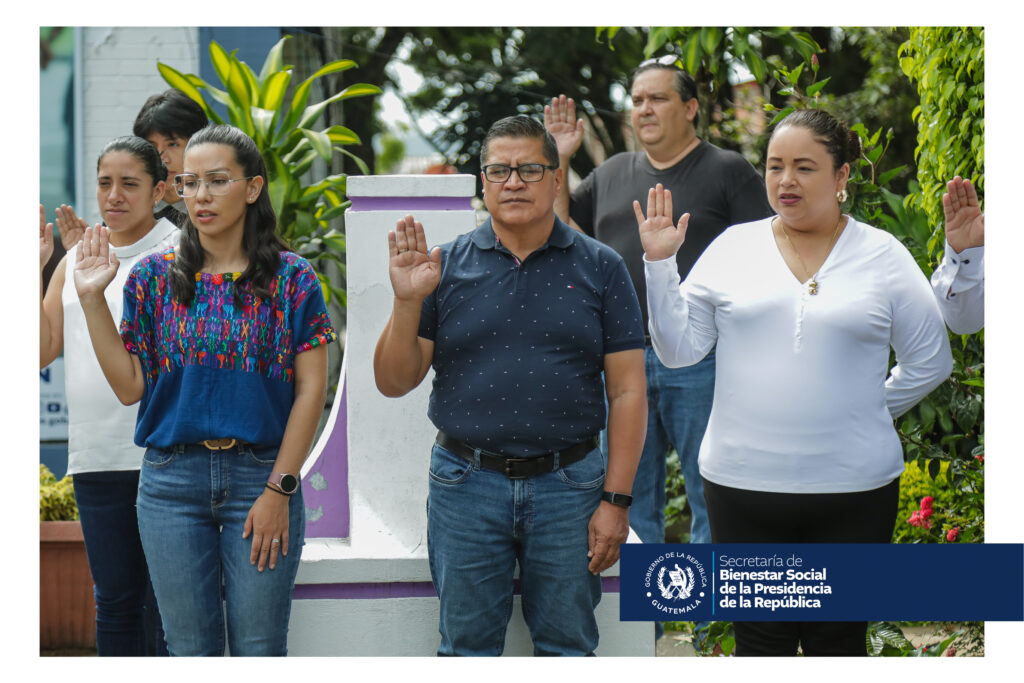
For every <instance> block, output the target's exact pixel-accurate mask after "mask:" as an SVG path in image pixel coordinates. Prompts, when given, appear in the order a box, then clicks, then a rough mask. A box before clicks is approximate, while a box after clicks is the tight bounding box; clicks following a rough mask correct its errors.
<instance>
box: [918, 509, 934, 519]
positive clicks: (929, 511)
mask: <svg viewBox="0 0 1024 683" xmlns="http://www.w3.org/2000/svg"><path fill="white" fill-rule="evenodd" d="M933 512H935V511H934V510H932V509H931V508H928V509H927V510H921V516H922V517H924V518H928V517H931V516H932V513H933Z"/></svg>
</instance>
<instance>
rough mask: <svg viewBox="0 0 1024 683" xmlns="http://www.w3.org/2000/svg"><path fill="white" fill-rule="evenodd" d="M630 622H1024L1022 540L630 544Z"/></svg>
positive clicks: (625, 561)
mask: <svg viewBox="0 0 1024 683" xmlns="http://www.w3.org/2000/svg"><path fill="white" fill-rule="evenodd" d="M621 548H622V552H621V556H620V565H619V567H620V589H619V601H620V602H619V604H620V618H621V619H622V620H624V621H654V620H657V621H702V620H710V619H714V620H719V621H1021V620H1024V545H1021V544H1019V543H1018V544H998V543H991V544H981V543H974V544H968V543H965V544H963V545H955V544H941V545H938V544H905V545H897V544H875V543H864V544H831V543H815V544H799V543H795V544H782V543H772V544H767V543H766V544H748V543H734V544H729V543H717V544H716V543H709V544H695V545H674V544H632V543H630V544H624V545H622V546H621Z"/></svg>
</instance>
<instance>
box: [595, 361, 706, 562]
mask: <svg viewBox="0 0 1024 683" xmlns="http://www.w3.org/2000/svg"><path fill="white" fill-rule="evenodd" d="M644 366H645V369H646V373H647V440H646V441H644V450H643V453H642V454H641V456H640V463H639V465H638V466H637V470H636V477H635V478H634V479H633V505H632V506H630V509H629V525H630V526H631V527H633V530H634V531H636V533H637V536H639V537H640V540H642V541H643V542H644V543H664V542H665V458H666V456H667V454H668V450H669V447H670V446H671V447H675V449H676V453H677V454H678V455H679V464H680V466H681V468H682V472H683V479H684V480H685V482H686V500H687V502H689V504H690V511H691V513H692V517H691V520H690V543H710V542H711V529H710V527H709V526H708V511H707V505H706V504H705V502H704V487H703V480H702V479H701V477H700V470H698V469H697V455H698V454H699V453H700V442H701V440H702V439H703V438H704V430H705V429H706V428H707V426H708V418H709V417H710V415H711V403H712V400H713V399H714V395H715V350H714V349H711V352H710V353H708V355H707V357H705V358H704V359H703V360H702V361H700V362H699V363H697V364H696V365H692V366H690V367H685V368H667V367H665V366H664V365H663V364H662V363H661V361H660V360H658V357H657V356H656V355H655V353H654V349H653V348H651V347H650V346H648V347H647V348H646V349H644ZM606 448H607V447H606Z"/></svg>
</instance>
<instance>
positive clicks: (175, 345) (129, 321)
mask: <svg viewBox="0 0 1024 683" xmlns="http://www.w3.org/2000/svg"><path fill="white" fill-rule="evenodd" d="M173 261H174V252H173V250H168V251H164V252H161V253H157V254H152V255H151V256H148V257H146V258H145V259H142V260H141V261H139V262H138V263H137V264H136V265H135V267H134V268H132V271H131V273H130V274H129V276H128V280H127V281H126V282H125V287H124V317H123V318H122V320H121V338H122V339H123V340H124V344H125V347H126V348H127V349H128V351H129V352H130V353H133V354H135V355H136V356H138V358H139V362H140V363H141V365H142V371H143V373H144V374H145V377H146V388H145V393H144V394H143V397H142V401H141V403H140V404H139V416H138V421H137V422H136V428H135V443H136V444H138V445H139V446H155V447H158V448H169V447H171V446H173V445H175V444H179V443H195V442H197V441H200V440H202V439H210V438H224V437H234V438H236V439H240V440H242V441H246V442H249V443H252V444H256V445H260V446H272V445H277V444H280V442H281V438H282V436H283V435H284V428H285V424H286V423H287V421H288V415H289V413H290V412H291V406H292V401H293V400H294V362H295V355H296V354H298V353H302V352H303V351H307V350H309V349H312V348H314V347H316V346H319V345H321V344H325V343H328V342H331V341H334V340H336V339H337V334H335V332H334V328H333V327H332V326H331V321H330V318H329V316H328V315H327V307H326V305H325V303H324V297H323V291H322V290H321V287H320V281H319V280H318V279H317V276H316V273H314V272H313V268H312V266H310V265H309V263H308V262H307V261H306V260H305V259H303V258H302V257H301V256H299V255H297V254H294V253H291V252H281V263H280V266H279V267H278V270H277V275H276V276H275V277H274V279H273V280H272V281H271V283H270V296H269V297H268V298H266V299H261V298H260V297H257V296H255V295H253V294H250V293H246V294H244V295H243V297H242V299H243V301H244V303H243V305H242V306H241V307H239V306H236V305H235V298H234V282H235V280H236V279H237V278H238V277H239V275H240V274H239V273H223V274H209V273H197V274H196V293H195V298H194V299H193V300H192V303H191V304H190V305H188V306H184V305H182V304H181V303H179V302H178V301H176V300H175V299H174V298H173V296H172V294H171V287H170V280H169V278H168V272H169V270H170V266H171V264H172V263H173Z"/></svg>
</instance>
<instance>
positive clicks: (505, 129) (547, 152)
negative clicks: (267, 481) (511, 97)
mask: <svg viewBox="0 0 1024 683" xmlns="http://www.w3.org/2000/svg"><path fill="white" fill-rule="evenodd" d="M495 138H533V139H535V140H542V141H543V142H544V158H545V159H546V160H547V162H548V166H555V167H557V166H558V144H557V143H556V142H555V139H554V138H553V137H551V133H549V132H548V129H547V128H545V127H544V124H542V123H541V122H540V121H538V120H537V119H535V118H532V117H530V116H526V115H525V114H517V115H515V116H506V117H505V118H503V119H500V120H498V121H495V122H494V124H493V125H492V126H491V129H490V130H488V131H487V135H485V136H484V141H483V143H482V144H481V145H480V166H481V168H482V167H483V166H485V165H487V151H488V149H489V148H490V146H491V140H494V139H495Z"/></svg>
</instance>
